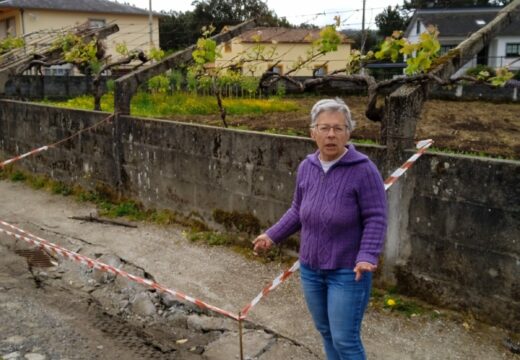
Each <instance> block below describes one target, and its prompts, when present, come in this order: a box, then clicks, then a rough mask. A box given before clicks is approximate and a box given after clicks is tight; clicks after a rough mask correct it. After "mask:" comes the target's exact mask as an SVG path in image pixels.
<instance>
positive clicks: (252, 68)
mask: <svg viewBox="0 0 520 360" xmlns="http://www.w3.org/2000/svg"><path fill="white" fill-rule="evenodd" d="M339 35H340V37H341V43H340V45H339V46H338V50H337V51H334V52H329V53H327V54H324V55H320V56H318V57H317V58H315V59H313V60H312V61H311V62H309V63H307V64H305V65H304V66H303V67H302V68H301V69H299V70H297V71H295V72H293V73H291V75H294V76H312V75H313V73H314V74H315V75H317V76H320V75H326V74H329V73H331V72H332V71H334V70H340V69H344V68H345V66H346V62H347V59H348V57H349V55H350V46H351V44H352V43H353V41H352V40H350V39H348V38H347V37H346V36H345V35H343V34H339ZM319 37H320V30H319V29H289V28H281V27H259V28H255V29H252V30H249V31H247V32H245V33H243V34H241V35H240V36H238V37H236V38H234V39H232V40H231V41H230V42H227V43H225V44H223V45H221V46H220V52H221V55H222V57H221V58H218V59H217V60H216V62H215V64H216V66H217V67H223V66H230V65H232V64H233V63H236V62H237V60H238V59H239V58H241V57H242V58H244V54H249V60H248V61H245V62H243V64H242V66H241V69H239V70H240V71H241V72H242V73H243V74H245V75H248V74H249V75H251V76H260V75H262V74H263V73H264V72H265V71H266V70H267V69H268V68H272V70H273V71H275V72H278V73H280V74H282V75H283V74H285V73H286V72H287V71H289V70H290V69H291V68H293V66H294V64H295V63H297V62H298V61H299V60H302V59H306V58H307V56H308V51H309V50H310V49H311V45H312V43H313V41H315V40H317V39H319ZM259 48H261V49H263V51H262V52H260V53H259V54H260V56H261V57H263V58H264V59H263V60H259V61H255V60H256V59H257V58H256V56H254V54H255V50H256V49H259Z"/></svg>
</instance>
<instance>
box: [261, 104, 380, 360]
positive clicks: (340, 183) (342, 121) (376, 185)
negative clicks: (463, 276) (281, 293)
mask: <svg viewBox="0 0 520 360" xmlns="http://www.w3.org/2000/svg"><path fill="white" fill-rule="evenodd" d="M353 128H354V122H353V121H352V117H351V114H350V110H349V108H348V107H347V105H346V104H345V103H344V102H343V101H342V100H340V99H338V98H336V99H324V100H320V101H318V102H317V103H316V104H315V105H314V106H313V108H312V110H311V137H312V139H314V141H316V145H317V146H318V151H316V152H315V153H314V154H310V155H308V156H307V157H306V158H305V159H304V160H303V161H302V162H301V164H300V165H299V167H298V174H297V178H296V189H295V192H294V198H293V202H292V205H291V207H290V209H289V210H288V211H287V212H286V213H285V214H284V215H283V216H282V218H281V219H280V220H279V221H278V222H277V223H276V224H275V225H273V226H272V227H271V228H269V229H268V230H267V231H266V232H265V233H264V234H262V235H260V236H258V237H257V238H256V239H255V240H254V241H253V244H254V250H255V251H260V250H267V249H269V248H270V247H271V246H272V245H273V244H279V243H280V242H282V241H283V240H284V239H286V238H287V237H288V236H290V235H291V234H294V233H295V232H297V231H298V230H301V236H300V238H301V242H300V254H299V256H300V263H301V283H302V287H303V293H304V296H305V300H306V302H307V307H308V309H309V311H310V313H311V315H312V318H313V320H314V324H315V326H316V328H317V330H318V331H319V332H320V334H321V336H322V338H323V345H324V348H325V353H326V354H327V359H328V360H336V359H365V358H366V356H365V351H364V348H363V344H362V342H361V336H360V332H361V321H362V319H363V314H364V312H365V308H366V306H367V304H368V300H369V297H370V288H371V282H372V272H373V271H374V270H375V269H376V267H377V261H378V256H379V253H380V252H381V250H382V247H383V241H384V237H385V232H386V196H385V190H384V186H383V181H382V179H381V175H380V174H379V172H378V170H377V168H376V166H375V165H374V164H373V163H372V162H371V161H370V160H369V159H368V157H367V156H366V155H364V154H362V153H360V152H358V151H357V150H356V148H355V147H354V145H352V144H347V142H348V140H349V139H350V134H351V132H352V130H353Z"/></svg>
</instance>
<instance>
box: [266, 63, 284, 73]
mask: <svg viewBox="0 0 520 360" xmlns="http://www.w3.org/2000/svg"><path fill="white" fill-rule="evenodd" d="M267 70H269V71H272V72H274V73H275V74H280V75H283V65H268V66H267Z"/></svg>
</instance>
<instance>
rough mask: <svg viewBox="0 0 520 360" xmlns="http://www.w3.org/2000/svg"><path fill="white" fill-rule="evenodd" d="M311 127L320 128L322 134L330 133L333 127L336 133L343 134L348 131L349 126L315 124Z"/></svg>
mask: <svg viewBox="0 0 520 360" xmlns="http://www.w3.org/2000/svg"><path fill="white" fill-rule="evenodd" d="M311 127H312V128H314V129H316V130H318V132H319V133H320V134H328V133H329V131H330V129H332V131H334V133H335V134H343V133H344V132H345V131H347V127H346V126H344V125H343V126H342V125H335V126H330V125H315V126H311Z"/></svg>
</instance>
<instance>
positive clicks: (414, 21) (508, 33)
mask: <svg viewBox="0 0 520 360" xmlns="http://www.w3.org/2000/svg"><path fill="white" fill-rule="evenodd" d="M500 9H501V8H497V7H487V8H461V9H445V8H443V9H418V10H417V11H416V12H415V13H414V15H413V16H412V18H411V20H410V24H409V26H408V28H407V29H406V32H405V37H406V38H407V39H408V40H409V41H410V42H412V43H414V42H417V41H418V38H419V34H421V33H422V32H424V31H426V28H427V27H428V26H429V25H435V26H437V28H438V30H439V42H440V44H441V54H444V53H446V52H448V51H449V50H450V49H452V48H455V47H456V46H457V45H458V44H459V43H460V42H462V41H463V40H465V39H466V38H468V37H469V36H470V35H471V34H472V33H474V32H476V31H478V30H479V29H481V28H482V27H484V26H486V25H487V24H488V23H489V22H490V21H491V20H493V18H495V16H496V15H497V14H498V12H499V11H500ZM518 58H520V23H519V22H516V23H512V24H511V25H509V26H508V27H507V28H505V29H504V30H502V31H501V32H500V33H499V34H498V35H497V36H496V37H495V38H493V39H491V41H490V42H489V44H488V45H487V46H486V47H484V49H482V51H481V52H480V53H479V54H478V55H477V56H475V57H473V58H471V59H467V63H466V64H465V65H464V66H463V67H462V68H461V69H460V70H459V71H458V72H457V74H455V75H456V76H458V75H461V74H462V73H464V72H465V71H466V70H467V69H468V68H470V67H474V66H476V65H477V64H481V65H488V66H491V67H494V68H498V67H503V66H507V65H509V64H511V63H512V62H513V61H515V60H517V59H518ZM519 69H520V62H517V63H515V64H512V65H511V67H510V70H519Z"/></svg>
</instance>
